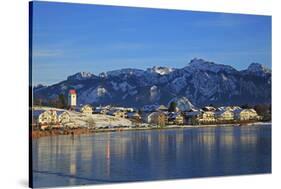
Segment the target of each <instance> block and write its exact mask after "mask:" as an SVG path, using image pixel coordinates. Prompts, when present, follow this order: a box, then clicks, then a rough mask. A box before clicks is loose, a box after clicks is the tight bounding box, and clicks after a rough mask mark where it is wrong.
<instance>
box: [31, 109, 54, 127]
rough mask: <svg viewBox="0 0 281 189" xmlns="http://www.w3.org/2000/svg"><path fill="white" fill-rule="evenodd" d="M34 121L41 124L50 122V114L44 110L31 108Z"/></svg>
mask: <svg viewBox="0 0 281 189" xmlns="http://www.w3.org/2000/svg"><path fill="white" fill-rule="evenodd" d="M32 116H33V121H34V123H37V124H40V125H43V124H48V123H49V122H50V115H49V112H48V111H45V110H33V112H32Z"/></svg>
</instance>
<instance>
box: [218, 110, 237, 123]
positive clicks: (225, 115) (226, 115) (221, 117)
mask: <svg viewBox="0 0 281 189" xmlns="http://www.w3.org/2000/svg"><path fill="white" fill-rule="evenodd" d="M215 117H216V119H217V121H232V120H234V113H233V112H232V111H230V110H221V111H217V112H215Z"/></svg>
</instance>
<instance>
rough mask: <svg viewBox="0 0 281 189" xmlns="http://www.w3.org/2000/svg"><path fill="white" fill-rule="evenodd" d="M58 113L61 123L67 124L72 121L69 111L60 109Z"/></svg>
mask: <svg viewBox="0 0 281 189" xmlns="http://www.w3.org/2000/svg"><path fill="white" fill-rule="evenodd" d="M57 115H58V120H59V123H61V124H65V123H69V122H70V115H69V113H68V112H65V111H59V112H58V114H57Z"/></svg>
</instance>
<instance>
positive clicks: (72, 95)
mask: <svg viewBox="0 0 281 189" xmlns="http://www.w3.org/2000/svg"><path fill="white" fill-rule="evenodd" d="M67 103H68V106H69V107H75V106H76V105H77V93H76V90H74V89H71V90H69V92H68V98H67Z"/></svg>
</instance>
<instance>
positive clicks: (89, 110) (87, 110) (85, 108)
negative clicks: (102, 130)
mask: <svg viewBox="0 0 281 189" xmlns="http://www.w3.org/2000/svg"><path fill="white" fill-rule="evenodd" d="M80 112H81V113H83V114H86V115H91V114H92V113H93V108H92V106H91V105H89V104H86V105H84V106H82V107H81V109H80Z"/></svg>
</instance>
